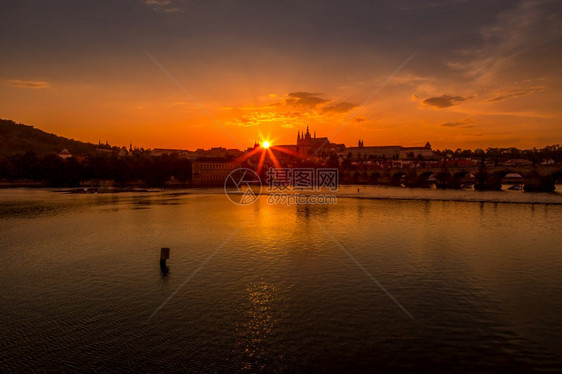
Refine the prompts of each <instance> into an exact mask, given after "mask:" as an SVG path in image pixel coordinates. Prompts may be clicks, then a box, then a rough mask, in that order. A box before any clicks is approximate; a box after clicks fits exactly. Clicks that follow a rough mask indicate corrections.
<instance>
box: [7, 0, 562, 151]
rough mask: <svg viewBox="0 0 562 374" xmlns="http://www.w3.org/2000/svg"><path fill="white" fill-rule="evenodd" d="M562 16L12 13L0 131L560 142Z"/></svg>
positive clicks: (364, 7) (316, 7)
mask: <svg viewBox="0 0 562 374" xmlns="http://www.w3.org/2000/svg"><path fill="white" fill-rule="evenodd" d="M561 9H562V4H561V3H560V1H542V0H523V1H513V0H510V1H500V0H482V1H478V0H477V1H463V0H427V1H418V0H395V1H390V0H389V1H372V0H371V1H319V0H314V1H303V0H300V1H287V0H286V1H263V0H262V1H257V0H255V1H254V0H230V1H227V0H224V1H195V0H185V1H184V0H111V1H45V0H37V1H26V0H8V1H2V2H1V3H0V45H1V51H2V57H1V59H0V80H1V82H0V118H3V119H11V120H14V121H16V122H20V123H25V124H29V125H33V126H35V127H37V128H40V129H42V130H45V131H48V132H53V133H56V134H58V135H62V136H66V137H70V138H75V139H79V140H83V141H90V142H97V141H98V140H102V141H104V142H105V140H108V141H109V143H110V144H113V145H127V146H128V145H129V142H132V143H133V145H136V146H142V147H145V148H182V149H196V148H209V147H212V146H223V147H227V148H240V145H242V146H243V147H248V146H251V145H252V144H253V142H254V140H260V139H263V138H268V139H271V140H272V142H273V144H293V143H294V142H295V140H296V134H297V131H298V130H304V129H306V126H307V124H308V125H309V126H310V128H311V130H316V132H317V134H318V136H328V135H330V134H332V133H333V132H334V131H335V130H336V129H337V128H338V127H340V125H341V124H342V123H344V122H345V121H347V120H348V119H350V118H351V119H350V120H349V122H347V123H346V124H345V126H343V127H342V128H341V131H339V132H338V133H337V134H336V135H335V136H334V137H333V139H332V140H333V141H334V142H337V143H345V144H346V145H348V146H350V145H356V144H357V140H358V139H363V140H364V143H365V145H395V144H400V145H406V146H413V145H423V144H425V142H426V141H429V142H430V143H431V144H432V145H433V147H434V148H439V149H443V148H452V149H456V148H458V147H461V148H486V147H491V146H499V147H503V146H516V147H521V148H525V147H533V146H537V147H542V146H545V145H548V144H557V143H558V144H562V120H561V119H562V63H561V62H562V12H561ZM409 58H411V59H409ZM153 59H154V60H155V61H158V62H159V63H160V64H161V65H162V66H164V67H165V68H166V69H167V71H168V72H169V73H170V74H171V75H172V76H173V77H175V79H177V81H178V82H180V83H181V84H182V85H183V86H184V87H185V89H186V90H188V91H189V92H190V93H191V94H192V95H193V96H194V97H195V98H196V99H197V101H198V102H199V103H200V104H201V105H202V106H203V107H204V108H205V109H206V110H207V111H208V112H209V113H210V114H211V115H212V116H214V117H215V118H216V120H217V121H218V122H219V123H220V124H221V126H223V127H224V129H226V130H227V131H228V132H229V133H230V134H232V136H233V137H234V138H235V139H236V140H237V142H238V143H237V142H236V141H234V140H233V139H231V137H229V136H228V135H227V134H226V133H225V132H224V131H223V130H222V129H221V127H220V126H219V125H217V123H215V122H214V121H213V119H211V118H210V117H209V116H208V115H207V114H206V113H205V111H204V110H203V109H201V107H200V106H199V105H198V104H197V103H196V102H194V100H192V98H190V97H189V96H188V95H187V94H186V93H185V92H184V91H182V90H181V89H180V88H179V87H178V86H177V85H176V83H175V82H174V81H173V79H171V78H170V77H169V76H168V75H167V74H166V73H165V72H163V71H162V70H161V68H160V67H159V66H158V64H157V63H155V61H154V60H153ZM408 59H409V60H408ZM405 62H407V63H406V64H405V65H404V66H403V68H402V69H399V68H400V66H401V65H403V64H404V63H405ZM397 70H399V71H398V73H397V74H396V75H395V76H392V74H393V73H394V72H396V71H397ZM389 77H390V78H391V79H390V80H389V81H388V83H387V84H386V85H384V87H382V88H381V85H382V84H383V82H385V80H386V79H387V78H389ZM369 97H371V100H368V101H367V102H365V100H366V99H367V98H369ZM361 104H364V105H363V106H362V107H360V105H361ZM357 109H359V111H357V113H356V114H355V116H353V117H352V114H353V113H354V112H355V111H356V110H357Z"/></svg>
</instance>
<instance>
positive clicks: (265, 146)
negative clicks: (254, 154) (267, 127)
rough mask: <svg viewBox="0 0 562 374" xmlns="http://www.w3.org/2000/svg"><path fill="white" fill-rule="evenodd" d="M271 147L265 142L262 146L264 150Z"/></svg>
mask: <svg viewBox="0 0 562 374" xmlns="http://www.w3.org/2000/svg"><path fill="white" fill-rule="evenodd" d="M270 145H271V144H269V142H267V141H265V142H263V145H262V146H263V147H264V148H269V146H270Z"/></svg>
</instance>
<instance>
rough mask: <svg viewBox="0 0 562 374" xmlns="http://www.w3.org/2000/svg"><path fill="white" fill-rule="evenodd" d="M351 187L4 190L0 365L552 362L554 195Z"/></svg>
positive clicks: (557, 211)
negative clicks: (229, 194) (278, 198)
mask: <svg viewBox="0 0 562 374" xmlns="http://www.w3.org/2000/svg"><path fill="white" fill-rule="evenodd" d="M357 188H358V187H356V186H355V187H353V186H352V187H344V188H342V190H341V191H340V192H338V195H339V198H338V202H337V204H335V205H311V206H304V205H293V206H285V205H269V204H268V203H267V197H266V196H262V197H260V198H259V199H258V201H256V202H255V203H254V204H252V205H250V206H245V207H241V206H236V205H234V204H232V203H231V202H230V201H229V200H228V199H227V198H226V197H225V196H224V195H223V194H221V193H220V191H218V190H216V191H206V193H202V192H204V191H197V190H191V191H183V192H181V191H179V192H178V191H162V192H155V193H121V194H92V195H76V194H64V193H61V192H55V191H44V190H25V189H21V190H0V235H1V236H0V265H1V266H2V269H1V272H0V290H1V292H0V371H2V372H12V371H19V372H27V371H30V370H36V371H45V372H60V371H71V370H78V371H87V372H92V371H106V372H107V371H110V372H130V371H145V372H170V371H177V370H182V371H194V372H224V371H248V372H256V371H257V372H260V371H263V372H311V371H313V372H331V371H338V370H339V371H344V370H347V371H351V370H370V371H375V370H379V371H381V370H382V371H390V370H392V371H412V370H423V369H425V370H426V371H432V372H459V371H465V372H493V371H505V370H510V371H512V372H529V371H552V372H556V371H560V370H562V353H561V352H562V350H560V347H561V346H562V233H561V227H562V197H561V195H560V194H525V193H522V192H513V191H510V192H507V191H503V192H492V193H477V192H474V191H432V190H416V189H412V190H410V189H399V188H380V187H360V192H359V193H357ZM184 192H185V193H184ZM209 192H211V193H209ZM530 202H532V204H531V203H530ZM161 247H170V248H171V256H170V260H169V261H168V265H169V267H170V272H169V274H168V275H167V276H163V275H162V274H161V272H160V268H159V266H158V260H159V256H160V248H161ZM213 254H214V256H212V257H210V258H209V256H211V255H213ZM348 254H349V255H350V256H353V258H354V259H355V260H356V261H357V263H358V264H360V265H361V267H362V268H361V267H359V266H358V264H357V263H355V262H354V261H353V260H352V259H351V258H350V256H348ZM365 271H366V272H368V273H369V274H370V275H371V276H372V277H373V279H374V280H376V281H377V282H380V284H381V285H382V286H384V288H385V289H386V290H387V291H388V292H389V293H390V294H391V295H392V296H393V297H394V298H395V300H396V301H397V302H398V303H400V304H401V305H402V306H403V307H404V308H405V310H406V311H407V312H408V313H410V314H411V316H412V317H413V319H412V318H410V317H409V316H408V315H407V313H405V312H404V311H403V310H401V309H400V307H399V306H398V305H397V304H396V303H395V302H394V301H393V300H392V299H391V298H390V297H389V296H388V295H387V294H385V292H384V291H383V290H382V289H381V288H379V286H378V285H377V284H376V283H375V282H374V281H373V279H371V278H369V277H368V276H367V274H366V273H365ZM190 277H191V278H190ZM186 281H187V283H186ZM182 285H184V286H183V287H181V286H182ZM175 291H177V292H176V293H174V292H175ZM170 297H171V298H170ZM167 299H169V301H168V302H167V303H166V304H165V305H163V306H162V303H163V302H165V301H166V300H167ZM160 306H162V307H161V309H159V310H158V311H157V312H156V313H155V314H154V315H153V313H154V312H155V311H156V310H157V309H158V308H159V307H160ZM151 315H153V317H152V318H149V317H150V316H151Z"/></svg>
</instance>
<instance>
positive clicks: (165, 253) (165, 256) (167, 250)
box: [160, 248, 170, 274]
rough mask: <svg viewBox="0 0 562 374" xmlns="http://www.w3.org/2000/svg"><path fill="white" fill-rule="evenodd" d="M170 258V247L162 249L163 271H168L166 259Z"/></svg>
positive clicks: (161, 261)
mask: <svg viewBox="0 0 562 374" xmlns="http://www.w3.org/2000/svg"><path fill="white" fill-rule="evenodd" d="M169 258H170V248H161V249H160V270H162V273H164V274H167V273H168V267H167V266H166V260H167V259H169Z"/></svg>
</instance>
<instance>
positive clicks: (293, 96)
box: [283, 92, 330, 108]
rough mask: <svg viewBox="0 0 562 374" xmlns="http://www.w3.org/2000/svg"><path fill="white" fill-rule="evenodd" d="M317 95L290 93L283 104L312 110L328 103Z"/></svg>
mask: <svg viewBox="0 0 562 374" xmlns="http://www.w3.org/2000/svg"><path fill="white" fill-rule="evenodd" d="M318 95H320V94H318V93H312V92H291V93H290V94H289V95H288V96H289V97H288V98H287V99H285V100H284V101H283V104H285V105H294V106H303V107H309V108H314V107H316V106H317V105H319V104H325V103H328V102H329V101H330V100H327V99H323V98H321V97H320V96H318Z"/></svg>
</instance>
